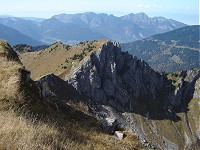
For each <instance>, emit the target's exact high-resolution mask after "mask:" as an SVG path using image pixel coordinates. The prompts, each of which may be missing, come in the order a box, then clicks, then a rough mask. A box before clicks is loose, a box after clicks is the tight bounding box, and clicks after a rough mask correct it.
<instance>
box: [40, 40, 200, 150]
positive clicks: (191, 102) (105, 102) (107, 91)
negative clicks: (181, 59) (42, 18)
mask: <svg viewBox="0 0 200 150" xmlns="http://www.w3.org/2000/svg"><path fill="white" fill-rule="evenodd" d="M47 76H48V75H47ZM51 76H52V75H51ZM174 76H175V77H176V78H173V77H174ZM199 76H200V71H198V70H191V71H183V72H180V73H177V74H176V75H171V76H170V75H169V76H168V77H167V76H166V75H160V74H159V73H157V72H155V71H154V70H153V69H151V68H150V67H149V66H148V64H147V63H146V62H144V61H143V60H140V59H137V58H136V57H133V56H131V55H129V54H128V53H125V52H121V48H120V45H119V43H116V42H107V43H105V44H103V45H102V47H100V48H99V49H98V50H96V51H94V52H92V54H91V55H90V56H89V57H87V58H85V59H84V60H83V61H81V63H80V65H79V67H77V68H76V69H75V70H73V73H72V75H71V76H66V77H65V78H64V80H65V81H64V80H63V82H66V81H67V82H68V83H69V84H70V85H72V86H73V87H74V88H75V89H76V91H77V92H79V93H80V94H81V95H83V96H84V97H85V98H86V102H87V103H88V106H89V110H90V112H91V113H92V114H93V115H94V116H95V117H96V118H97V119H98V120H99V121H100V123H101V124H102V127H103V128H104V129H105V130H107V131H108V132H110V133H114V131H116V130H129V131H131V132H132V133H133V134H134V135H136V136H137V137H138V139H139V140H140V141H141V143H142V144H143V145H144V146H147V147H149V148H156V147H157V148H160V149H189V148H192V149H198V148H199V144H198V143H199V131H200V129H199V125H198V124H199V120H198V117H199V115H200V114H199V107H198V106H199ZM53 78H54V77H53ZM41 81H42V80H41ZM41 84H42V83H41ZM45 84H46V85H47V86H48V84H52V85H53V84H54V83H53V80H52V79H51V78H50V79H49V80H46V81H45ZM55 84H56V83H55ZM59 86H61V89H62V84H59ZM63 88H64V87H63ZM48 90H49V89H48ZM54 90H56V88H55V89H54ZM50 91H51V90H50ZM48 93H51V92H48ZM55 93H56V92H54V94H55ZM57 95H58V94H57ZM54 96H56V95H54ZM58 97H59V98H60V99H63V98H62V97H60V96H58Z"/></svg>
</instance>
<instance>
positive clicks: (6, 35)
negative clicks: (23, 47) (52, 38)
mask: <svg viewBox="0 0 200 150" xmlns="http://www.w3.org/2000/svg"><path fill="white" fill-rule="evenodd" d="M0 39H5V40H8V41H10V44H11V45H17V44H23V43H25V44H29V45H33V46H36V45H42V42H39V41H37V40H34V39H32V38H30V37H28V36H26V35H24V34H22V33H20V32H19V31H17V30H15V29H13V28H10V27H7V26H4V25H2V24H0Z"/></svg>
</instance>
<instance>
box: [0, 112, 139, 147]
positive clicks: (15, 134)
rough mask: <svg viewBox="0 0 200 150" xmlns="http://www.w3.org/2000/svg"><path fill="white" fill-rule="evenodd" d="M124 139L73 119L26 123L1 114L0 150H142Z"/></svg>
mask: <svg viewBox="0 0 200 150" xmlns="http://www.w3.org/2000/svg"><path fill="white" fill-rule="evenodd" d="M60 119H62V120H60ZM64 119H66V120H64ZM88 119H89V118H88ZM93 121H94V120H93ZM127 135H128V136H127V137H126V138H125V139H124V140H119V139H117V138H116V137H114V136H112V135H108V134H106V133H104V132H103V131H102V130H101V129H100V128H99V127H98V125H97V124H95V122H92V121H91V120H87V122H86V120H85V123H83V122H81V120H80V121H77V120H76V119H73V117H72V118H71V119H70V118H68V117H67V118H65V117H63V118H62V117H60V118H59V119H55V120H54V119H53V120H47V119H43V120H42V119H41V120H37V119H36V118H35V119H34V117H32V118H29V119H25V117H24V115H16V113H15V112H14V111H13V110H8V111H0V137H1V138H0V149H12V150H14V149H23V150H27V149H30V150H35V149H44V150H46V149H73V150H75V149H92V150H93V149H97V150H101V149H102V150H103V149H111V150H112V149H113V150H116V149H117V150H118V149H119V150H120V149H121V150H126V149H132V148H133V147H135V148H136V149H141V148H140V147H139V145H138V143H137V141H136V139H135V138H133V136H132V135H131V134H127Z"/></svg>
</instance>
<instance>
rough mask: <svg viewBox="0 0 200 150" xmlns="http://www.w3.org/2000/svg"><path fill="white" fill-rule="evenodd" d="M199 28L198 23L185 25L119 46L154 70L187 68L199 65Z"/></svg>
mask: <svg viewBox="0 0 200 150" xmlns="http://www.w3.org/2000/svg"><path fill="white" fill-rule="evenodd" d="M199 29H200V26H199V25H195V26H186V27H183V28H180V29H177V30H173V31H170V32H167V33H163V34H158V35H154V36H152V37H149V38H146V39H143V40H138V41H135V42H131V43H125V44H121V46H122V49H123V50H124V51H128V52H129V53H130V54H132V55H135V56H137V57H139V58H142V59H143V60H145V61H146V62H148V63H149V64H150V66H151V67H152V68H153V69H154V70H157V71H166V72H172V71H176V70H179V69H183V70H188V69H192V68H195V67H199V66H200V65H199V56H200V55H199V54H200V47H199V44H200V41H199Z"/></svg>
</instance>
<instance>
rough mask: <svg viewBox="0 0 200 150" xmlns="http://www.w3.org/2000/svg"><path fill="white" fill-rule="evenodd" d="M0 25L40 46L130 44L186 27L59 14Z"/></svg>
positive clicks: (6, 19) (139, 17) (140, 18)
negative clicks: (59, 43)
mask: <svg viewBox="0 0 200 150" xmlns="http://www.w3.org/2000/svg"><path fill="white" fill-rule="evenodd" d="M0 24H3V25H5V26H8V27H11V28H13V29H15V30H17V31H19V32H21V33H22V34H24V35H26V36H29V37H31V38H32V39H35V40H39V41H42V42H43V43H48V44H50V43H53V42H55V41H62V42H67V43H70V44H73V43H77V42H80V41H87V40H93V39H102V38H107V39H110V40H115V41H119V42H132V41H136V40H138V39H143V38H145V37H149V36H151V35H154V34H158V33H163V32H167V31H171V30H174V29H177V28H180V27H183V26H186V24H184V23H181V22H178V21H175V20H172V19H166V18H163V17H153V18H150V17H148V16H147V15H146V14H144V13H139V14H129V15H125V16H122V17H116V16H114V15H108V14H103V13H101V14H96V13H92V12H89V13H79V14H60V15H56V16H53V17H51V18H50V19H43V18H31V17H26V18H17V17H12V16H5V15H4V16H2V17H1V16H0ZM9 42H10V43H12V41H9Z"/></svg>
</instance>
